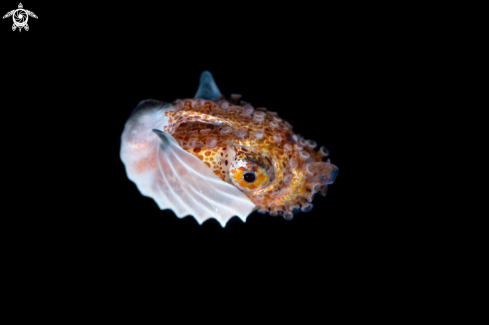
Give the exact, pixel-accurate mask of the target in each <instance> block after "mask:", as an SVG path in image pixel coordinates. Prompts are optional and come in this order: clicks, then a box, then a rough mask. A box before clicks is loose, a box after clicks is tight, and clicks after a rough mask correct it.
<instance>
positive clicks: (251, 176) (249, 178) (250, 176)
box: [243, 173, 255, 183]
mask: <svg viewBox="0 0 489 325" xmlns="http://www.w3.org/2000/svg"><path fill="white" fill-rule="evenodd" d="M243 179H244V180H245V181H247V182H248V183H253V182H254V181H255V174H253V173H246V174H244V175H243Z"/></svg>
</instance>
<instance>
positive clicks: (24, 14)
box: [3, 3, 37, 32]
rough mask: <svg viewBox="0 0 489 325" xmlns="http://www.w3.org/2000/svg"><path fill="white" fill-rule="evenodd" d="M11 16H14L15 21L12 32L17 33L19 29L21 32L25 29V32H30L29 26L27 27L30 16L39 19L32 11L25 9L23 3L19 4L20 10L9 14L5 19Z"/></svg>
mask: <svg viewBox="0 0 489 325" xmlns="http://www.w3.org/2000/svg"><path fill="white" fill-rule="evenodd" d="M10 16H12V19H13V20H14V24H13V25H12V31H15V30H16V29H17V28H18V29H19V32H20V31H21V30H22V28H24V29H25V30H29V25H27V20H29V16H31V17H34V18H37V16H36V14H35V13H33V12H32V11H29V10H25V9H23V7H22V3H19V8H18V9H14V10H12V11H9V12H7V14H5V16H3V18H7V17H10Z"/></svg>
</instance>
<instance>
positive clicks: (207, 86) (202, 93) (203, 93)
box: [194, 71, 221, 100]
mask: <svg viewBox="0 0 489 325" xmlns="http://www.w3.org/2000/svg"><path fill="white" fill-rule="evenodd" d="M219 97H221V92H220V91H219V88H217V85H216V82H215V81H214V78H213V77H212V74H211V73H210V72H209V71H204V72H202V74H201V75H200V84H199V88H198V89H197V93H196V94H195V96H194V98H202V99H209V100H217V99H218V98H219Z"/></svg>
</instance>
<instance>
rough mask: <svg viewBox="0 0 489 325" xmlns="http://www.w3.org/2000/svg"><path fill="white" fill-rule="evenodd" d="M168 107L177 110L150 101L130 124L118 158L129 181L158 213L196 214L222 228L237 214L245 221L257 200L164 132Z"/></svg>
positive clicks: (140, 105)
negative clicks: (215, 171) (150, 202)
mask: <svg viewBox="0 0 489 325" xmlns="http://www.w3.org/2000/svg"><path fill="white" fill-rule="evenodd" d="M168 109H170V110H175V109H177V108H176V107H174V106H172V105H171V104H167V103H163V102H159V101H155V100H146V101H143V102H141V103H140V104H139V105H138V107H137V108H136V109H135V110H134V112H133V114H132V115H131V117H130V118H129V120H128V121H127V122H126V125H125V127H124V131H123V133H122V139H121V152H120V156H121V160H122V162H123V163H124V165H125V167H126V172H127V176H128V178H129V179H130V180H132V181H133V182H134V183H135V184H136V186H137V187H138V189H139V191H140V192H141V193H142V194H143V195H145V196H148V197H150V198H152V199H153V200H155V202H156V203H157V204H158V206H159V207H160V209H162V210H164V209H172V210H173V212H175V214H176V215H177V217H179V218H183V217H185V216H187V215H192V216H193V217H194V218H195V219H196V220H197V222H198V223H199V224H202V223H203V222H204V221H205V220H207V219H210V218H215V219H216V220H217V221H218V222H219V223H220V224H221V225H222V226H223V227H224V226H225V225H226V223H227V222H228V221H229V219H231V218H232V217H233V216H238V217H239V218H240V219H241V220H243V221H245V220H246V217H247V216H248V215H249V214H250V213H251V212H252V211H253V209H254V208H255V205H254V204H253V202H252V201H251V200H250V199H248V197H247V196H246V195H244V194H243V193H242V192H241V191H240V190H238V189H237V188H236V187H234V186H232V185H231V184H228V183H226V182H224V181H222V180H221V179H220V178H219V177H217V176H216V175H215V174H214V172H212V170H211V169H210V168H209V167H207V166H206V165H205V164H204V163H203V162H202V161H201V160H200V159H199V158H197V157H195V156H194V155H192V154H190V153H188V152H187V151H185V150H183V149H182V148H181V147H180V145H179V144H178V143H177V141H176V140H175V139H174V138H173V137H172V136H171V135H170V134H168V133H166V132H164V131H162V129H163V127H164V126H166V125H167V124H168V120H167V117H165V116H164V111H165V110H168Z"/></svg>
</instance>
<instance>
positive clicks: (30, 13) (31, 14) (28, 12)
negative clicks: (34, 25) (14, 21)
mask: <svg viewBox="0 0 489 325" xmlns="http://www.w3.org/2000/svg"><path fill="white" fill-rule="evenodd" d="M26 12H27V14H28V15H29V16H31V17H34V18H37V16H36V14H35V13H33V12H32V11H29V10H26Z"/></svg>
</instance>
